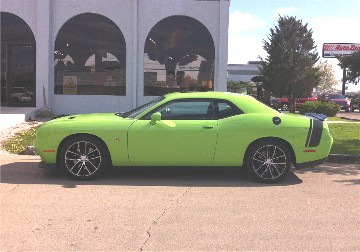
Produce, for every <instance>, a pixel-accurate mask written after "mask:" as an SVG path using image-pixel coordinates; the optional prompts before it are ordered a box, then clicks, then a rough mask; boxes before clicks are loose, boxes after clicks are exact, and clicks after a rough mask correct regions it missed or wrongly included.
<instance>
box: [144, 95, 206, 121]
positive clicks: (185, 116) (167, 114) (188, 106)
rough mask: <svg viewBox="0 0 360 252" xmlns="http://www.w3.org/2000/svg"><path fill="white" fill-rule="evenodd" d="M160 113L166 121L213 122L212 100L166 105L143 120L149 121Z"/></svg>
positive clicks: (183, 101) (188, 100)
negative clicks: (153, 115)
mask: <svg viewBox="0 0 360 252" xmlns="http://www.w3.org/2000/svg"><path fill="white" fill-rule="evenodd" d="M156 112H160V113H161V118H162V119H164V120H211V119H212V118H213V104H212V101H211V100H191V99H185V100H178V101H173V102H169V103H167V104H164V105H163V106H161V107H159V108H157V109H155V110H153V111H151V112H150V113H149V114H147V115H146V116H144V117H143V118H142V119H145V120H149V119H150V118H151V115H152V114H153V113H156Z"/></svg>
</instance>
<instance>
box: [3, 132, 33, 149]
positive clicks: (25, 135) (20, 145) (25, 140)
mask: <svg viewBox="0 0 360 252" xmlns="http://www.w3.org/2000/svg"><path fill="white" fill-rule="evenodd" d="M35 135H36V127H33V128H31V129H29V130H25V131H21V132H17V133H15V135H14V136H13V137H11V138H10V139H8V140H5V141H4V142H3V144H2V146H3V148H4V149H5V150H6V151H7V152H9V153H11V154H23V153H24V152H25V150H26V147H27V146H31V145H34V140H35Z"/></svg>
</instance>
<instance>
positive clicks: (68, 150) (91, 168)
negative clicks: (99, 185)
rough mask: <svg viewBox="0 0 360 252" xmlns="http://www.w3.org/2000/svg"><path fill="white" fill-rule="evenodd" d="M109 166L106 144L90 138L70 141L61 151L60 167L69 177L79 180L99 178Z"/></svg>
mask: <svg viewBox="0 0 360 252" xmlns="http://www.w3.org/2000/svg"><path fill="white" fill-rule="evenodd" d="M108 165H109V155H108V151H107V148H106V147H105V146H104V144H103V143H102V142H101V141H100V140H98V139H96V138H94V137H89V136H77V137H73V138H71V139H69V140H68V141H67V142H65V143H64V145H63V146H62V148H61V151H60V166H61V168H62V169H63V170H64V171H65V173H66V174H67V175H69V176H70V177H72V178H75V179H78V180H89V179H92V178H95V177H97V176H99V175H100V174H101V173H102V172H103V171H104V170H105V169H106V168H107V167H108Z"/></svg>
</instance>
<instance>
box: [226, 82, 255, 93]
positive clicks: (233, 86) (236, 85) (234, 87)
mask: <svg viewBox="0 0 360 252" xmlns="http://www.w3.org/2000/svg"><path fill="white" fill-rule="evenodd" d="M249 86H250V85H249V83H247V82H244V81H227V88H228V90H229V91H232V92H234V93H237V92H238V91H240V90H241V89H244V88H246V90H248V88H249Z"/></svg>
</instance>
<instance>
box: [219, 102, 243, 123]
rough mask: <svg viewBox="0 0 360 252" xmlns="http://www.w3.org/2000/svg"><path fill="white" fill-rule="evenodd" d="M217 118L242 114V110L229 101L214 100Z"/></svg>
mask: <svg viewBox="0 0 360 252" xmlns="http://www.w3.org/2000/svg"><path fill="white" fill-rule="evenodd" d="M214 105H215V107H216V109H215V117H216V119H223V118H226V117H231V116H234V115H240V114H242V111H241V110H240V109H239V108H238V107H236V106H235V105H234V104H232V103H229V102H227V101H214Z"/></svg>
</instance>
